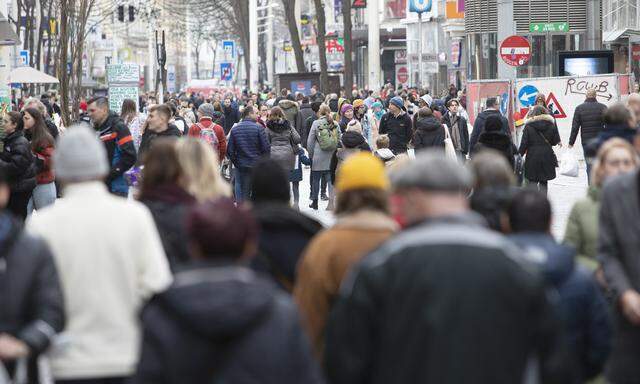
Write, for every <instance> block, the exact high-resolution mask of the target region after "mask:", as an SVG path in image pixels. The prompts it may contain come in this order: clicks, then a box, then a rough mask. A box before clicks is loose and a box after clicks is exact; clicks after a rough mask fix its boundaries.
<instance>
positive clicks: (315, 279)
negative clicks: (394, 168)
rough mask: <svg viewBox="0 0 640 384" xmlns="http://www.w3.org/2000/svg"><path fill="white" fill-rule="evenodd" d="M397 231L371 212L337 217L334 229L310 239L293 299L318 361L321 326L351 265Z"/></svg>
mask: <svg viewBox="0 0 640 384" xmlns="http://www.w3.org/2000/svg"><path fill="white" fill-rule="evenodd" d="M397 230H398V225H397V224H396V223H395V221H393V219H391V218H390V217H388V216H387V215H385V214H383V213H380V212H377V211H372V210H360V211H358V212H355V213H352V214H348V215H345V216H342V217H339V218H338V220H337V221H336V223H335V225H334V226H333V227H331V228H330V229H327V230H325V231H323V232H321V233H320V234H318V235H317V236H316V237H314V238H313V240H312V241H311V243H310V244H309V247H308V248H307V249H306V250H305V252H304V255H303V256H302V258H301V260H300V263H299V264H298V280H297V282H296V285H295V288H294V291H293V295H294V298H295V300H296V303H297V304H298V308H299V309H300V315H301V317H302V321H303V324H304V326H305V329H306V330H307V332H308V333H309V337H310V339H311V342H312V343H313V345H314V348H315V352H316V354H317V356H318V357H319V358H321V357H322V352H323V350H324V336H325V332H324V331H325V325H326V323H327V319H328V317H329V312H330V310H331V307H332V305H333V303H334V301H335V300H336V298H337V297H338V291H339V288H340V284H341V283H342V281H343V280H344V278H345V277H346V276H347V274H348V273H349V271H350V270H351V268H352V267H353V265H355V264H356V263H357V262H359V261H360V259H362V258H363V257H364V256H365V255H366V254H368V253H369V252H370V251H372V250H374V249H376V248H377V247H378V246H379V245H380V244H382V243H384V242H385V241H386V240H387V239H389V238H390V237H391V236H392V235H393V234H394V233H395V232H396V231H397Z"/></svg>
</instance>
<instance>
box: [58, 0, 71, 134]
mask: <svg viewBox="0 0 640 384" xmlns="http://www.w3.org/2000/svg"><path fill="white" fill-rule="evenodd" d="M60 3H61V6H60V30H59V31H58V32H59V37H60V40H58V55H57V56H58V57H57V60H56V66H57V68H56V69H57V73H58V76H57V77H58V80H60V100H61V102H62V103H61V104H62V121H63V122H64V125H65V126H67V127H68V126H69V124H70V122H71V119H70V116H69V105H68V102H69V100H70V98H69V76H68V74H67V60H68V52H69V45H68V42H69V11H72V9H73V8H71V7H72V6H73V1H68V0H61V1H60Z"/></svg>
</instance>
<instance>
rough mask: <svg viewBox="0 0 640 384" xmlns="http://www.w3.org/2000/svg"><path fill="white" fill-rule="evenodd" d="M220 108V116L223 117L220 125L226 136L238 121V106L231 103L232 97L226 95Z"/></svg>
mask: <svg viewBox="0 0 640 384" xmlns="http://www.w3.org/2000/svg"><path fill="white" fill-rule="evenodd" d="M198 108H200V107H198ZM221 108H222V112H223V115H222V116H223V117H224V119H222V124H221V125H222V127H223V128H224V134H225V135H228V134H229V132H230V131H231V128H233V126H234V125H235V124H236V123H238V121H240V119H241V117H240V111H239V110H238V104H237V103H236V102H234V101H233V97H232V96H231V95H227V96H226V97H225V98H224V101H223V105H222V106H221ZM218 124H220V123H218Z"/></svg>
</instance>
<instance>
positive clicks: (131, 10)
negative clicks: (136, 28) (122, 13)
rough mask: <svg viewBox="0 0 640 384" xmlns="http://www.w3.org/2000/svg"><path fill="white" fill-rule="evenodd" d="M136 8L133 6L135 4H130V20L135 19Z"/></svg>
mask: <svg viewBox="0 0 640 384" xmlns="http://www.w3.org/2000/svg"><path fill="white" fill-rule="evenodd" d="M135 10H136V9H135V8H134V7H133V5H130V6H129V21H130V22H132V21H133V19H134V15H133V13H134V12H135Z"/></svg>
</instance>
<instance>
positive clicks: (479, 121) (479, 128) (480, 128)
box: [469, 109, 510, 153]
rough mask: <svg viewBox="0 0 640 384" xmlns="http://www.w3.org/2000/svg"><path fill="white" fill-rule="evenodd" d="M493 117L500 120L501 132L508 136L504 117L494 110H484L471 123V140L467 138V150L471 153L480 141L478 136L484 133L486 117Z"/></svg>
mask: <svg viewBox="0 0 640 384" xmlns="http://www.w3.org/2000/svg"><path fill="white" fill-rule="evenodd" d="M491 115H494V116H498V117H499V118H500V121H501V122H502V124H501V125H502V132H503V133H504V134H506V135H508V134H509V133H510V132H509V121H508V120H507V118H506V117H504V116H502V114H501V113H500V111H498V110H495V109H485V110H484V111H482V112H480V113H479V114H478V117H476V121H475V122H474V123H473V130H472V131H471V138H469V150H470V151H471V152H472V153H473V150H474V148H475V146H476V144H478V139H480V135H481V134H482V132H484V126H485V123H486V121H487V117H489V116H491Z"/></svg>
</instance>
